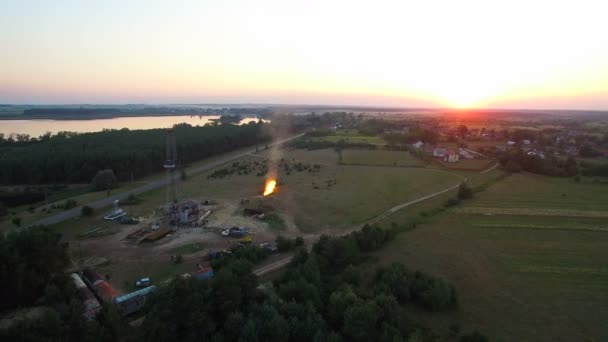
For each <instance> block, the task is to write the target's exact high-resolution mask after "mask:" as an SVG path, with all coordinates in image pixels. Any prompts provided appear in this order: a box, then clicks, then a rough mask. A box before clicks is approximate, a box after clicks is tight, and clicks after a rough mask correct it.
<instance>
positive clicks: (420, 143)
mask: <svg viewBox="0 0 608 342" xmlns="http://www.w3.org/2000/svg"><path fill="white" fill-rule="evenodd" d="M422 146H424V143H423V142H422V141H420V140H418V142H416V143H413V144H412V147H413V148H421V147H422Z"/></svg>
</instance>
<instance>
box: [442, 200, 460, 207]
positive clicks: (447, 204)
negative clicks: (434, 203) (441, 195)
mask: <svg viewBox="0 0 608 342" xmlns="http://www.w3.org/2000/svg"><path fill="white" fill-rule="evenodd" d="M459 203H460V199H458V198H457V197H450V198H448V200H447V201H445V203H444V204H443V206H444V207H446V208H449V207H453V206H456V205H458V204H459Z"/></svg>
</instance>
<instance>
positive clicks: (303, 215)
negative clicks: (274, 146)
mask: <svg viewBox="0 0 608 342" xmlns="http://www.w3.org/2000/svg"><path fill="white" fill-rule="evenodd" d="M385 152H391V153H389V154H386V153H385ZM398 153H401V155H398ZM376 155H378V157H379V158H378V159H379V160H387V159H386V158H395V157H397V156H398V157H399V158H403V159H404V160H406V161H407V162H409V161H411V160H414V159H413V158H412V157H411V156H409V155H408V154H407V153H406V152H394V153H392V151H360V152H358V153H357V154H356V156H357V158H359V160H374V158H375V156H376ZM265 157H266V154H265V153H260V154H259V155H256V156H251V157H248V158H246V159H245V161H246V162H248V163H253V162H255V161H262V160H263V159H264V158H265ZM282 158H284V159H285V160H287V161H289V163H291V164H294V163H296V162H303V163H315V164H317V163H318V164H319V165H320V171H319V172H318V173H310V172H306V171H304V172H295V171H292V172H290V174H287V173H286V172H284V170H283V169H280V171H279V177H278V180H279V186H278V189H277V192H276V194H274V195H273V196H272V198H271V199H269V200H268V201H272V203H273V205H275V206H276V207H277V211H278V212H279V213H281V214H282V216H283V217H284V218H285V220H286V221H287V222H293V223H295V225H296V226H297V227H298V228H299V229H300V230H301V231H303V232H316V231H321V230H326V229H337V230H340V229H343V228H350V227H352V226H353V225H356V224H359V223H362V222H365V221H367V220H369V219H371V218H373V217H375V216H376V215H379V214H380V213H382V212H384V211H385V210H387V209H389V208H391V207H393V206H395V205H398V204H400V203H403V202H407V201H410V200H413V199H416V198H418V197H421V196H424V195H427V194H430V193H432V192H435V191H439V190H442V189H444V188H446V187H448V186H452V185H454V184H457V183H458V182H459V181H460V180H461V179H462V178H461V176H459V175H455V174H451V173H449V172H445V171H441V170H429V169H424V168H420V167H415V168H408V167H392V166H391V167H389V166H365V165H364V166H362V165H339V164H338V163H337V159H338V158H337V156H336V153H335V152H334V151H332V150H317V151H304V150H283V151H282ZM388 160H392V159H388ZM209 174H210V172H209V173H205V174H200V175H195V176H190V177H188V178H187V180H186V181H185V182H183V183H181V184H180V193H181V197H183V198H196V199H201V200H206V199H215V200H220V201H230V202H233V203H238V202H239V201H240V200H241V199H245V198H255V197H257V196H259V195H260V193H261V190H262V187H263V185H264V181H265V177H263V176H257V175H256V174H255V173H250V174H246V175H245V174H242V175H236V174H235V175H231V176H227V177H224V178H221V179H215V178H211V179H209V178H208V177H207V176H208V175H209ZM164 196H165V193H164V190H163V189H159V190H154V191H151V192H148V193H145V194H143V195H141V196H139V197H141V198H142V200H143V201H142V203H140V204H136V205H131V206H128V207H127V210H128V211H129V213H130V214H132V215H134V216H150V215H151V214H152V212H153V210H154V209H155V208H157V207H159V206H161V205H162V204H163V202H164V200H165V197H164ZM81 221H83V222H88V219H81ZM60 226H63V225H60ZM72 226H73V225H72ZM70 227H71V226H70ZM70 229H74V230H75V228H70ZM81 230H82V229H80V230H78V231H81ZM74 233H75V232H74Z"/></svg>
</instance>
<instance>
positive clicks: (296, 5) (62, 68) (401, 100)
mask: <svg viewBox="0 0 608 342" xmlns="http://www.w3.org/2000/svg"><path fill="white" fill-rule="evenodd" d="M607 13H608V2H607V1H606V0H597V1H587V0H576V1H559V0H525V1H520V0H508V1H495V0H478V1H477V0H475V1H467V0H458V1H454V0H446V1H437V0H430V1H429V0H424V1H420V0H416V1H406V0H401V1H383V0H374V1H356V0H350V1H332V0H324V1H317V0H306V1H288V0H276V1H275V0H271V1H265V0H256V1H244V0H243V1H237V0H207V1H205V0H198V1H168V0H167V1H150V0H145V1H144V0H142V1H128V0H117V1H85V0H74V1H57V0H55V1H50V0H49V1H28V0H20V1H17V0H15V1H11V0H5V1H1V2H0V46H1V47H2V50H1V53H0V103H15V104H20V103H29V104H57V103H286V104H335V105H341V104H350V105H384V106H409V107H493V108H565V109H608V19H607V18H608V17H607Z"/></svg>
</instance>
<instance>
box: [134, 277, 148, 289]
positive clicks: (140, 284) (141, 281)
mask: <svg viewBox="0 0 608 342" xmlns="http://www.w3.org/2000/svg"><path fill="white" fill-rule="evenodd" d="M150 284H152V282H151V281H150V278H141V279H139V280H138V281H136V282H135V286H137V287H148V286H150Z"/></svg>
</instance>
